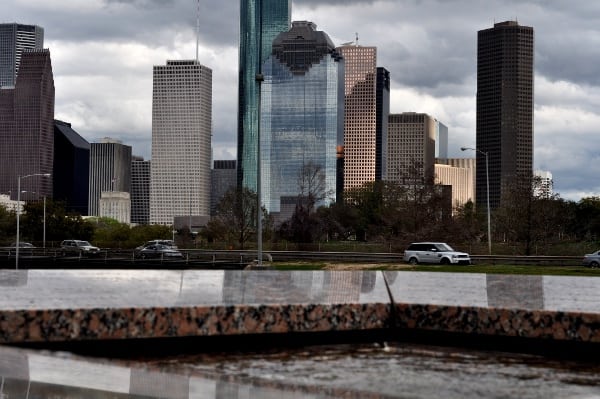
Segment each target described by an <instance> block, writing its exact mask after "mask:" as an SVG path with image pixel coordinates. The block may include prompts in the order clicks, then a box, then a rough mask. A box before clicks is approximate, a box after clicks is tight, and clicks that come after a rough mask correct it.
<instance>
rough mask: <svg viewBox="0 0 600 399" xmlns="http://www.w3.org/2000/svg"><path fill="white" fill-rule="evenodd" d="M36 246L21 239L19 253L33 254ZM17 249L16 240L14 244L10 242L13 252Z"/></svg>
mask: <svg viewBox="0 0 600 399" xmlns="http://www.w3.org/2000/svg"><path fill="white" fill-rule="evenodd" d="M34 248H35V245H33V244H32V243H30V242H23V241H19V254H20V255H33V249H34ZM16 249H17V243H16V242H13V243H12V244H10V250H11V252H12V251H13V250H16Z"/></svg>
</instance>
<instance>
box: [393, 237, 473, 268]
mask: <svg viewBox="0 0 600 399" xmlns="http://www.w3.org/2000/svg"><path fill="white" fill-rule="evenodd" d="M404 261H405V262H408V263H410V264H411V265H417V264H419V263H439V264H441V265H450V264H465V265H470V264H471V257H470V256H469V254H467V253H465V252H456V251H455V250H454V249H452V247H451V246H450V245H448V244H446V243H444V242H415V243H412V244H410V245H409V246H408V248H407V249H406V251H404Z"/></svg>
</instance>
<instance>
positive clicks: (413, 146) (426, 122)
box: [387, 112, 436, 184]
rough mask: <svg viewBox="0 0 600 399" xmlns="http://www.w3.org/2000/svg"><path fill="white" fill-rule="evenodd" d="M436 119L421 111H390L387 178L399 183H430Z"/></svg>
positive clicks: (433, 158) (432, 170)
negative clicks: (398, 112) (395, 112)
mask: <svg viewBox="0 0 600 399" xmlns="http://www.w3.org/2000/svg"><path fill="white" fill-rule="evenodd" d="M435 134H436V120H435V119H434V118H432V117H431V116H429V115H427V114H423V113H416V112H404V113H401V114H390V116H389V120H388V160H387V179H388V180H389V181H393V182H397V183H399V184H414V183H418V182H423V183H428V182H430V183H433V177H434V163H435Z"/></svg>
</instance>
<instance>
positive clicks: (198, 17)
mask: <svg viewBox="0 0 600 399" xmlns="http://www.w3.org/2000/svg"><path fill="white" fill-rule="evenodd" d="M197 3H198V5H197V7H196V62H198V46H199V44H200V0H198V1H197Z"/></svg>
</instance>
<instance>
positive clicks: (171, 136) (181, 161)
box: [150, 60, 212, 225]
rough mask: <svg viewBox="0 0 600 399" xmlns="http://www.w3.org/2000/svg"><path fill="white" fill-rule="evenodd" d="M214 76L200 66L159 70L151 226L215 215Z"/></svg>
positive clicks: (176, 63) (155, 82) (154, 115)
mask: <svg viewBox="0 0 600 399" xmlns="http://www.w3.org/2000/svg"><path fill="white" fill-rule="evenodd" d="M211 133H212V70H210V69H209V68H207V67H205V66H203V65H201V64H200V63H199V62H198V61H197V60H193V61H189V60H182V61H167V64H166V65H159V66H154V78H153V94H152V162H151V166H150V168H151V174H150V180H151V181H150V223H151V224H164V225H171V224H173V221H174V217H176V216H189V217H191V216H208V215H209V214H210V169H211V168H210V166H211V165H210V160H211V159H210V158H211Z"/></svg>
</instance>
